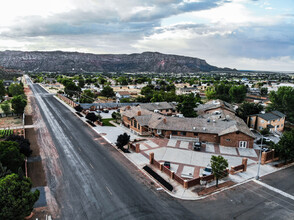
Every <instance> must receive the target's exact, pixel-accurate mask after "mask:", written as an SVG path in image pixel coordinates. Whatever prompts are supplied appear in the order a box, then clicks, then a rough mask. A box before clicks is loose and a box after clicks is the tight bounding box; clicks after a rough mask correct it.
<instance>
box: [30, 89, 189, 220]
mask: <svg viewBox="0 0 294 220" xmlns="http://www.w3.org/2000/svg"><path fill="white" fill-rule="evenodd" d="M30 86H31V89H32V91H33V93H34V96H35V97H36V100H37V104H38V106H39V109H40V112H41V115H42V117H43V120H44V121H45V123H46V125H47V128H48V130H49V132H50V134H51V137H52V139H53V142H54V146H55V147H56V151H57V154H58V155H57V156H56V152H52V154H54V155H52V157H58V164H57V165H56V166H58V167H57V168H56V167H54V169H48V170H47V176H49V179H48V185H49V186H48V187H49V188H50V189H51V194H52V196H53V197H54V199H53V200H55V201H56V203H57V206H58V207H59V212H58V214H57V215H56V217H57V219H71V220H72V219H83V220H84V219H183V218H185V219H193V218H194V215H193V214H192V213H191V212H189V211H188V210H186V209H185V208H184V207H182V205H181V204H180V203H178V202H177V201H175V200H174V199H170V198H169V197H168V196H167V195H165V194H164V195H163V196H159V195H158V193H156V192H155V191H154V190H152V189H150V187H146V185H144V184H142V183H140V180H138V179H137V178H136V176H135V175H133V174H131V173H130V172H129V171H128V170H127V167H126V165H125V164H127V163H125V161H122V160H121V159H120V161H121V162H119V161H117V160H116V159H114V158H115V156H116V155H115V154H119V153H118V152H117V151H116V150H115V149H113V148H112V147H109V144H107V143H106V142H105V141H104V139H102V138H101V137H100V136H99V135H98V134H96V133H95V132H93V131H92V129H91V128H89V127H88V126H87V125H85V124H84V123H83V122H82V121H81V120H78V119H77V118H76V116H75V115H74V114H73V113H72V112H70V111H69V110H68V109H67V108H66V107H64V106H63V105H62V104H61V103H60V102H59V101H58V100H56V99H55V98H54V97H53V96H52V95H50V94H48V93H47V92H46V91H45V90H44V89H43V88H41V87H40V86H39V85H35V84H31V85H30ZM44 138H45V137H44ZM45 147H46V146H45ZM48 147H53V146H48ZM120 157H121V155H120ZM49 160H50V158H47V161H49ZM125 160H126V159H125ZM132 169H134V170H136V169H135V168H134V167H132ZM56 170H57V171H56ZM48 172H49V173H48ZM137 172H140V171H138V170H137ZM159 198H160V199H159Z"/></svg>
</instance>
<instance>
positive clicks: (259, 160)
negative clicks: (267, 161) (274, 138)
mask: <svg viewBox="0 0 294 220" xmlns="http://www.w3.org/2000/svg"><path fill="white" fill-rule="evenodd" d="M258 133H259V132H258ZM259 134H260V135H261V145H260V149H259V158H258V167H257V175H256V177H255V179H256V180H259V171H260V164H261V151H262V142H263V135H262V134H261V133H259Z"/></svg>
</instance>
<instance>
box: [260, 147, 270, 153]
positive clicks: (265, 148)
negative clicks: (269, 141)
mask: <svg viewBox="0 0 294 220" xmlns="http://www.w3.org/2000/svg"><path fill="white" fill-rule="evenodd" d="M261 150H262V152H269V151H270V149H269V148H268V147H263V148H262V149H261Z"/></svg>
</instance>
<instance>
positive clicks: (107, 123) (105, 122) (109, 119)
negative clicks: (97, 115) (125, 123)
mask: <svg viewBox="0 0 294 220" xmlns="http://www.w3.org/2000/svg"><path fill="white" fill-rule="evenodd" d="M109 121H113V118H103V119H102V122H103V126H112V127H115V126H114V125H113V124H110V123H109Z"/></svg>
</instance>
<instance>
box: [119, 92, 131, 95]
mask: <svg viewBox="0 0 294 220" xmlns="http://www.w3.org/2000/svg"><path fill="white" fill-rule="evenodd" d="M117 93H118V94H120V95H130V92H128V91H120V92H117Z"/></svg>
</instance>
